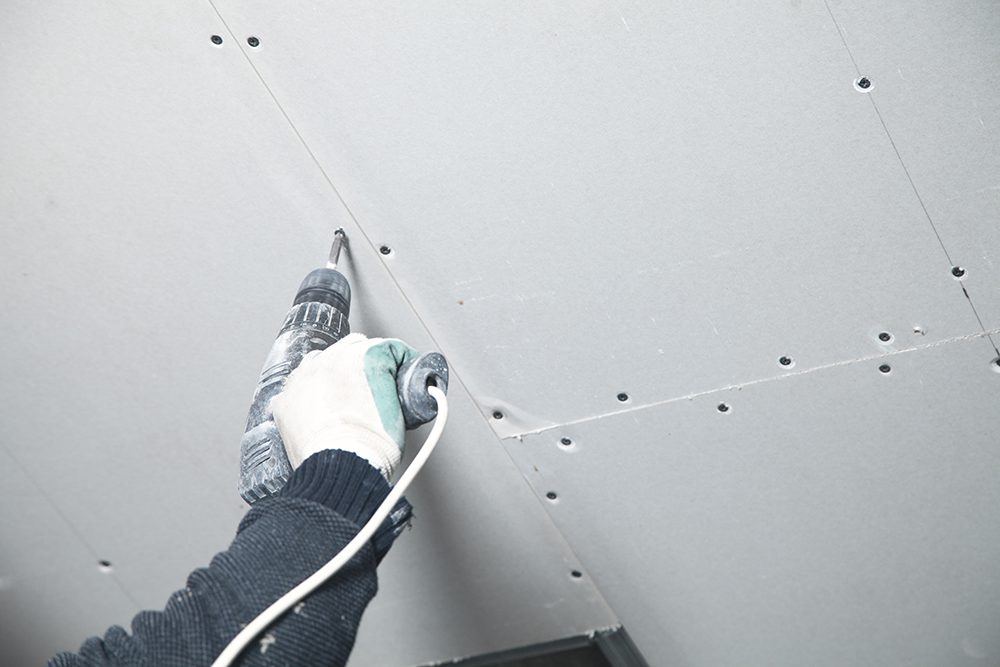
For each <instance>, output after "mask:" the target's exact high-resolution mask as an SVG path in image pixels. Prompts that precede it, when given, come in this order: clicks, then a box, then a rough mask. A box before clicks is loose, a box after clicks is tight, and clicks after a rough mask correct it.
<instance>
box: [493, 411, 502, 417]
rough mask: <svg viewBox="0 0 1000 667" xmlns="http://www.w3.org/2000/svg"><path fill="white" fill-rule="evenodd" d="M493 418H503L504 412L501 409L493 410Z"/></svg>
mask: <svg viewBox="0 0 1000 667" xmlns="http://www.w3.org/2000/svg"><path fill="white" fill-rule="evenodd" d="M493 419H503V413H502V412H500V411H499V410H494V411H493Z"/></svg>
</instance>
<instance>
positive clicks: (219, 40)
mask: <svg viewBox="0 0 1000 667" xmlns="http://www.w3.org/2000/svg"><path fill="white" fill-rule="evenodd" d="M212 44H215V45H219V44H222V37H220V36H219V35H212Z"/></svg>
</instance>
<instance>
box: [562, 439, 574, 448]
mask: <svg viewBox="0 0 1000 667" xmlns="http://www.w3.org/2000/svg"><path fill="white" fill-rule="evenodd" d="M559 444H560V445H562V446H563V447H569V446H570V445H572V444H573V441H572V440H570V439H569V438H562V439H560V440H559Z"/></svg>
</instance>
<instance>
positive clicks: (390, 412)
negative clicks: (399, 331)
mask: <svg viewBox="0 0 1000 667" xmlns="http://www.w3.org/2000/svg"><path fill="white" fill-rule="evenodd" d="M417 356H418V355H417V351H416V350H414V349H413V348H412V347H410V346H409V345H407V344H406V343H404V342H403V341H401V340H398V339H395V338H389V339H387V340H385V341H383V342H381V343H378V344H376V345H372V346H371V347H370V348H368V351H367V352H366V353H365V377H366V378H367V380H368V387H369V388H370V389H371V392H372V399H374V401H375V407H376V409H378V414H379V417H381V418H382V427H383V428H384V429H385V432H386V433H387V434H388V435H389V437H390V438H392V439H393V440H395V441H396V444H397V445H399V448H400V449H402V448H403V443H404V438H405V437H406V424H405V422H404V420H403V409H402V408H401V407H400V405H399V395H398V393H397V390H396V371H397V370H399V367H400V366H401V365H403V364H404V363H406V362H408V361H411V360H412V359H415V358H416V357H417Z"/></svg>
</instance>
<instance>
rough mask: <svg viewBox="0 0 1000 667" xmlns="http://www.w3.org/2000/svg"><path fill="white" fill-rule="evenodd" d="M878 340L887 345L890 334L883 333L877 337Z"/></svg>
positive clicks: (890, 337)
mask: <svg viewBox="0 0 1000 667" xmlns="http://www.w3.org/2000/svg"><path fill="white" fill-rule="evenodd" d="M878 339H879V340H880V341H882V342H883V343H888V342H889V341H890V340H892V334H890V333H889V332H887V331H883V332H882V333H880V334H879V335H878Z"/></svg>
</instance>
